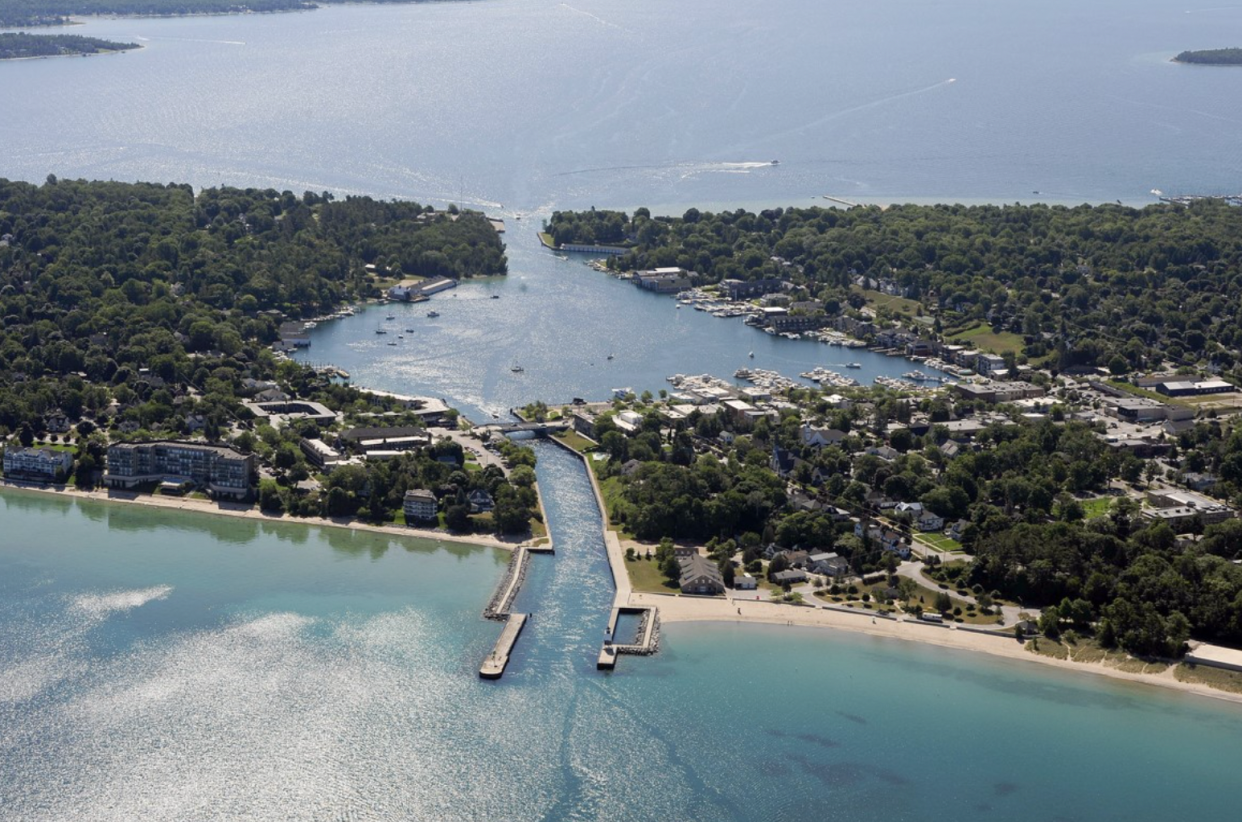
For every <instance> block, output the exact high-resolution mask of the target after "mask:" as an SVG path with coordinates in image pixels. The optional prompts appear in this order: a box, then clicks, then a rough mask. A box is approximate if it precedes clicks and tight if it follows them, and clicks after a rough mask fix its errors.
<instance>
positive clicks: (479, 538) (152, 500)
mask: <svg viewBox="0 0 1242 822" xmlns="http://www.w3.org/2000/svg"><path fill="white" fill-rule="evenodd" d="M7 491H17V492H22V491H29V492H31V493H34V494H42V495H48V496H56V497H60V498H62V499H83V500H91V501H94V502H106V503H120V504H131V505H143V506H147V507H151V508H163V509H165V510H175V511H186V512H189V513H192V514H215V515H217V516H226V517H236V518H241V519H249V520H254V521H259V522H268V523H287V524H292V525H313V526H316V527H322V528H347V529H349V530H351V531H367V532H370V533H373V534H383V535H386V536H394V537H413V538H415V539H424V540H430V541H440V542H454V543H460V544H464V545H475V546H478V547H480V548H499V549H501V550H503V551H514V550H517V548H518V547H519V546H521V545H524V544H527V543H530V542H533V541H534V540H533V538H532V539H529V540H512V541H510V540H502V539H500V538H498V537H495V536H491V535H488V534H449V533H445V532H443V531H437V530H434V529H431V528H410V527H405V526H400V525H375V524H373V523H368V522H360V521H358V520H347V519H343V518H342V519H328V518H326V517H293V516H290V515H288V514H280V515H279V516H277V515H274V514H265V513H263V512H262V511H260V510H259V509H258V508H257V507H255V506H253V505H251V506H246V505H244V504H239V503H214V502H210V501H208V500H199V499H190V498H187V497H156V496H151V495H150V494H133V493H130V492H123V493H121V492H112V491H108V490H102V489H101V490H94V491H81V490H78V489H77V488H73V487H71V486H67V485H56V486H48V485H30V484H26V483H18V482H12V481H10V480H2V479H0V492H7Z"/></svg>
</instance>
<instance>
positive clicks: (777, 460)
mask: <svg viewBox="0 0 1242 822" xmlns="http://www.w3.org/2000/svg"><path fill="white" fill-rule="evenodd" d="M800 462H802V460H800V459H798V458H797V457H795V456H794V455H793V452H792V451H786V450H785V449H784V448H781V447H780V446H779V445H774V446H772V460H771V466H772V470H773V471H775V472H776V473H777V474H778V475H779V476H781V477H789V476H791V475H792V474H793V472H794V470H795V469H796V468H797V467H798V463H800Z"/></svg>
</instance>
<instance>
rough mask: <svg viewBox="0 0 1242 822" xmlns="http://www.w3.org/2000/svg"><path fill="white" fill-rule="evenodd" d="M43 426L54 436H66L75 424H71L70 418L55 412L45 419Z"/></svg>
mask: <svg viewBox="0 0 1242 822" xmlns="http://www.w3.org/2000/svg"><path fill="white" fill-rule="evenodd" d="M43 425H44V426H45V427H46V428H47V430H48V432H49V433H52V434H66V433H68V432H69V429H70V428H72V427H73V424H72V423H70V422H69V418H68V417H66V416H65V415H64V414H63V413H61V412H60V411H53V412H52V413H50V414H48V415H47V416H45V417H44V418H43Z"/></svg>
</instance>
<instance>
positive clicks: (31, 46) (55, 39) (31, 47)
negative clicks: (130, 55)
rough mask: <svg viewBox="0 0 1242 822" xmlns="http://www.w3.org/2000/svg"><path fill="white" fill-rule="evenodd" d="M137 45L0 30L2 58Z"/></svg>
mask: <svg viewBox="0 0 1242 822" xmlns="http://www.w3.org/2000/svg"><path fill="white" fill-rule="evenodd" d="M136 48H138V44H137V43H115V42H113V41H111V40H100V39H99V38H98V37H82V36H79V35H76V34H27V33H26V32H8V33H3V34H0V60H22V59H27V58H31V57H66V56H77V55H86V54H107V53H109V52H114V51H128V50H129V49H136Z"/></svg>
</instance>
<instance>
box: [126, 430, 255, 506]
mask: <svg viewBox="0 0 1242 822" xmlns="http://www.w3.org/2000/svg"><path fill="white" fill-rule="evenodd" d="M253 475H254V456H253V455H251V454H247V455H243V454H239V453H238V452H237V451H234V450H233V449H232V448H226V447H224V446H219V445H202V444H198V443H190V442H180V441H175V440H160V441H154V442H122V443H117V444H115V445H112V446H109V447H108V469H107V471H106V472H105V473H104V484H105V485H107V486H108V487H109V488H133V487H135V486H137V485H144V484H146V483H151V482H164V481H172V482H184V481H186V480H189V481H190V482H193V483H194V484H195V485H197V486H199V487H200V488H203V489H205V490H206V491H207V492H208V493H210V494H212V495H213V496H218V497H229V498H233V499H245V498H246V497H248V496H249V495H250V491H251V488H252V485H251V477H252V476H253Z"/></svg>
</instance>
